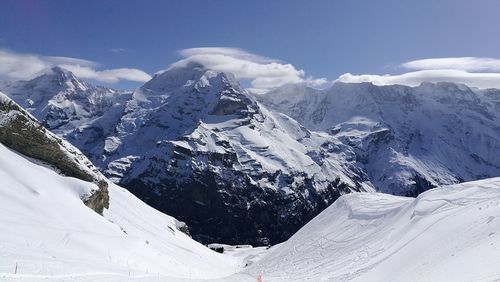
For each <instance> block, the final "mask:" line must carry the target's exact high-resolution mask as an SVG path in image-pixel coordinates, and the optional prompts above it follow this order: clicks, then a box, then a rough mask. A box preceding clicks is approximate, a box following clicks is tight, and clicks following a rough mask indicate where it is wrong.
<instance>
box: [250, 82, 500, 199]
mask: <svg viewBox="0 0 500 282" xmlns="http://www.w3.org/2000/svg"><path fill="white" fill-rule="evenodd" d="M499 95H500V90H495V89H490V90H475V89H470V88H468V87H466V86H464V85H456V84H452V83H437V84H434V83H424V84H422V85H420V86H418V87H413V88H412V87H405V86H398V85H393V86H374V85H372V84H369V83H361V84H344V83H336V84H334V85H333V86H332V87H331V88H330V89H327V90H324V91H318V90H313V89H310V88H307V87H290V86H289V87H287V88H282V89H277V90H276V91H274V92H271V93H268V94H266V95H264V96H258V98H257V99H258V100H260V101H261V102H262V103H263V104H265V105H266V106H268V107H269V108H271V109H273V110H277V111H280V112H283V113H285V114H287V115H289V116H291V117H292V118H294V119H296V120H298V121H299V122H300V123H301V124H302V125H304V126H305V127H307V128H308V129H310V130H314V131H321V132H326V133H328V134H329V135H331V136H334V137H336V138H337V139H338V140H340V141H342V143H343V144H346V145H348V146H349V147H351V148H352V150H354V151H355V153H356V159H357V162H358V167H359V168H360V169H362V170H363V171H365V172H366V174H367V175H368V176H369V178H370V181H371V183H373V185H374V186H375V187H376V188H377V189H378V190H379V191H381V192H386V193H391V194H396V195H417V194H418V193H420V192H422V191H424V190H427V189H429V188H431V187H435V186H437V185H441V184H451V183H457V182H462V181H470V180H476V179H482V178H487V177H493V176H498V175H500V126H499V124H500V116H499V115H498V108H499V102H500V97H499Z"/></svg>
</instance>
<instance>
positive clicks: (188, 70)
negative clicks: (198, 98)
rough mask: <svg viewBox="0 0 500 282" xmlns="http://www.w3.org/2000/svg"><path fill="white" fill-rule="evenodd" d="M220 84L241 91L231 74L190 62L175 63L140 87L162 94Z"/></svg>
mask: <svg viewBox="0 0 500 282" xmlns="http://www.w3.org/2000/svg"><path fill="white" fill-rule="evenodd" d="M220 83H228V84H229V85H231V86H232V87H233V88H235V89H239V90H240V89H241V87H240V85H239V82H238V81H237V80H236V78H235V76H234V75H233V74H232V73H226V72H221V71H217V70H213V69H210V68H207V67H205V66H204V65H202V64H200V63H198V62H194V61H190V62H182V63H177V64H175V65H173V66H171V67H170V68H169V69H167V70H165V71H163V72H160V73H157V74H156V75H155V76H154V77H153V78H152V79H151V80H150V81H148V82H146V84H144V86H142V89H147V90H149V91H152V92H156V93H158V94H163V93H167V92H169V91H171V90H173V89H177V88H180V87H184V86H195V87H206V86H210V85H215V84H220Z"/></svg>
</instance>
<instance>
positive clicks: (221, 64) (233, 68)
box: [172, 47, 328, 92]
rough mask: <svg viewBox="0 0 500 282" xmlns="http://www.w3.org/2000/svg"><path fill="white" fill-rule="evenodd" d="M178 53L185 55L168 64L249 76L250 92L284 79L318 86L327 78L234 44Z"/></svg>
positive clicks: (260, 90) (267, 87) (274, 85)
mask: <svg viewBox="0 0 500 282" xmlns="http://www.w3.org/2000/svg"><path fill="white" fill-rule="evenodd" d="M180 54H181V55H182V56H184V57H185V59H183V60H181V61H178V62H176V63H174V64H173V65H172V67H176V66H185V65H187V64H188V63H190V62H197V63H200V64H202V65H204V66H205V67H207V68H210V69H213V70H217V71H223V72H231V73H233V74H234V75H235V76H236V77H237V78H242V79H250V80H251V88H250V89H252V90H253V91H254V92H265V91H266V90H269V89H272V88H275V87H279V86H282V85H284V84H288V83H307V84H310V85H311V86H314V87H319V86H322V85H323V84H325V83H327V82H328V81H327V80H326V79H325V78H320V79H314V78H311V77H309V78H306V77H305V72H304V71H303V70H300V69H296V68H295V67H294V66H293V65H291V64H286V63H283V62H281V61H278V60H274V59H269V58H266V57H262V56H259V55H255V54H252V53H249V52H247V51H245V50H242V49H238V48H227V47H206V48H190V49H184V50H181V51H180Z"/></svg>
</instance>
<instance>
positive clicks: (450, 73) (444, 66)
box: [336, 57, 500, 88]
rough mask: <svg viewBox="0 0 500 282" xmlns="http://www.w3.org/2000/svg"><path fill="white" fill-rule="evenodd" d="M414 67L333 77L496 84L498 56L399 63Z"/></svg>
mask: <svg viewBox="0 0 500 282" xmlns="http://www.w3.org/2000/svg"><path fill="white" fill-rule="evenodd" d="M401 66H402V67H404V68H407V69H410V70H414V71H410V72H406V73H403V74H397V75H391V74H386V75H374V74H362V75H353V74H350V73H346V74H343V75H341V76H340V77H339V78H338V79H337V80H336V81H340V82H352V83H356V82H371V83H373V84H375V85H391V84H401V85H408V86H417V85H419V84H420V83H422V82H443V81H445V82H454V83H463V84H466V85H468V86H471V87H478V88H500V73H499V72H498V71H500V60H498V59H492V58H476V57H458V58H433V59H422V60H416V61H410V62H406V63H403V64H402V65H401Z"/></svg>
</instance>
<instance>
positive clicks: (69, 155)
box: [0, 94, 109, 214]
mask: <svg viewBox="0 0 500 282" xmlns="http://www.w3.org/2000/svg"><path fill="white" fill-rule="evenodd" d="M0 95H2V94H0ZM3 97H5V96H3ZM0 117H1V124H0V125H1V126H0V142H1V143H2V144H4V145H5V146H7V147H9V148H11V149H13V150H14V151H17V152H19V153H21V154H23V155H25V156H28V157H30V158H34V159H37V160H40V161H42V162H44V163H46V164H48V165H50V166H52V167H54V168H56V169H57V170H58V171H59V172H60V173H61V174H63V175H65V176H69V177H75V178H78V179H81V180H84V181H88V182H93V183H95V184H96V185H98V187H99V189H98V190H96V191H95V192H94V193H93V194H92V195H89V196H88V197H86V198H85V199H84V203H85V204H86V205H87V206H88V207H89V208H91V209H93V210H94V211H96V212H97V213H99V214H102V212H103V209H104V208H108V207H109V195H108V189H107V188H108V183H107V182H106V180H105V179H104V177H102V176H101V175H100V173H99V172H98V171H97V168H95V167H94V166H93V165H92V164H91V163H90V161H88V160H87V159H86V158H85V157H84V156H83V155H82V154H81V153H80V152H78V151H77V150H76V149H75V148H73V147H72V146H71V145H69V144H67V143H66V144H65V143H64V141H62V140H61V139H60V138H58V137H56V136H55V135H53V134H51V133H50V132H48V130H47V129H45V128H44V127H43V126H42V125H41V124H40V123H39V122H38V121H37V120H36V119H35V118H34V117H32V116H31V115H29V114H28V113H27V112H25V111H24V110H23V109H22V108H21V107H20V106H19V105H17V104H16V103H14V102H13V101H12V100H8V99H7V98H2V99H1V100H0ZM84 168H87V169H84Z"/></svg>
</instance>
